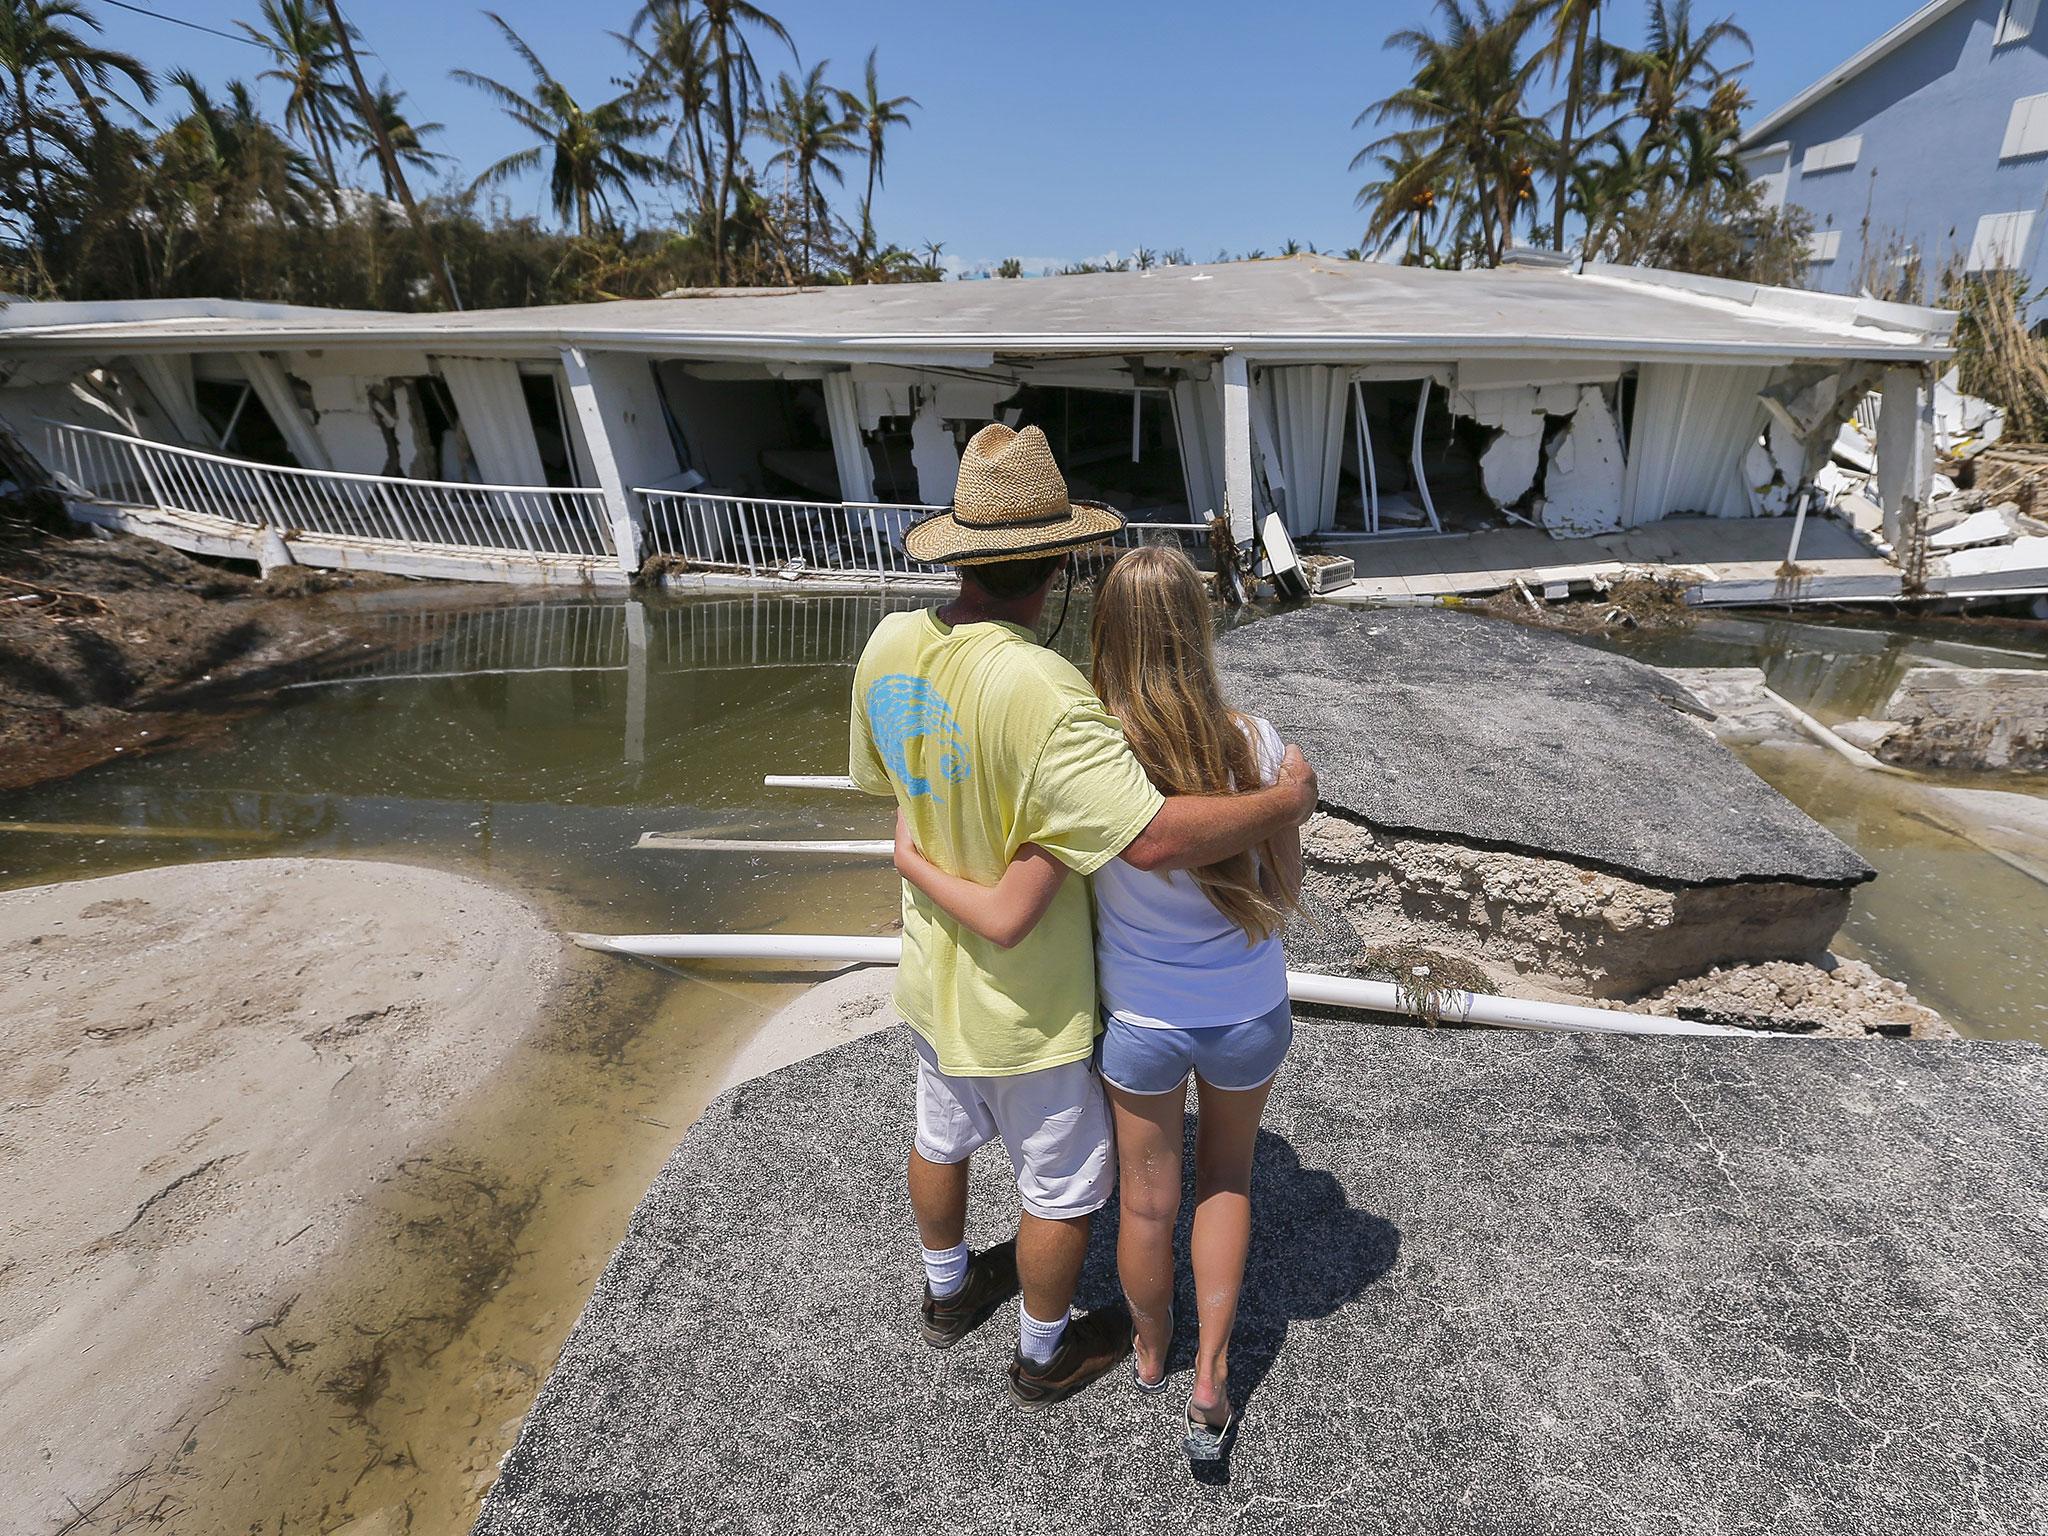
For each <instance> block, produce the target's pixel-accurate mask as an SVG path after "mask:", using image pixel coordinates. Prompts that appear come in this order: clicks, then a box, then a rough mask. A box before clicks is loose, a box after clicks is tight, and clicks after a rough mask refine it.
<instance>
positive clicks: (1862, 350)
mask: <svg viewBox="0 0 2048 1536" xmlns="http://www.w3.org/2000/svg"><path fill="white" fill-rule="evenodd" d="M1589 278H1592V280H1596V281H1606V280H1608V279H1605V278H1598V277H1593V275H1592V274H1589ZM1613 280H1614V281H1621V282H1626V281H1627V279H1625V278H1623V279H1613ZM1699 281H1702V282H1710V281H1715V280H1714V279H1699ZM1733 286H1735V287H1737V288H1742V287H1746V286H1749V285H1746V284H1735V285H1733ZM1766 291H1768V292H1793V291H1794V290H1790V289H1773V290H1766ZM1678 296H1681V297H1685V298H1688V299H1690V300H1692V301H1693V302H1696V303H1700V304H1702V305H1705V306H1708V307H1714V308H1722V307H1724V306H1723V305H1722V304H1721V303H1719V302H1717V301H1716V300H1714V299H1713V298H1711V297H1709V296H1704V295H1696V294H1694V295H1686V294H1681V295H1678ZM1808 297H1812V298H1816V299H1826V298H1836V299H1837V302H1840V303H1848V304H1855V303H1857V302H1859V301H1856V300H1842V299H1840V298H1839V296H1836V295H1828V294H1813V295H1809V296H1808ZM1866 302H1867V301H1866ZM1891 307H1893V308H1899V307H1901V306H1891ZM1932 313H1938V314H1943V315H1946V314H1947V312H1946V311H1933V312H1932ZM1781 314H1782V317H1783V318H1784V319H1785V320H1786V321H1788V322H1792V323H1797V322H1798V321H1800V320H1802V319H1805V320H1811V319H1813V318H1814V317H1813V316H1812V315H1803V316H1802V315H1800V314H1798V313H1797V312H1795V311H1781ZM1764 318H1769V316H1768V315H1766V316H1765V317H1764ZM1829 318H1830V320H1831V322H1832V321H1833V319H1834V317H1829ZM1950 318H1952V317H1950ZM1834 328H1835V329H1836V330H1837V332H1838V335H1839V339H1838V340H1834V341H1827V342H1816V341H1814V340H1813V339H1812V338H1811V337H1807V338H1803V339H1790V338H1788V339H1786V340H1784V341H1779V340H1776V339H1773V338H1767V337H1759V338H1743V339H1739V340H1723V339H1714V340H1701V339H1675V338H1653V337H1637V338H1634V339H1631V340H1629V341H1627V342H1620V341H1617V340H1615V339H1613V338H1606V337H1588V336H1571V335H1560V334H1548V335H1545V334H1537V333H1530V334H1527V335H1522V336H1515V337H1500V336H1495V337H1491V338H1480V337H1472V336H1465V337H1460V336H1446V335H1442V334H1440V333H1436V332H1408V333H1393V332H1387V331H1367V332H1358V333H1355V334H1346V333H1339V332H1333V331H1324V332H1319V333H1316V334H1313V335H1307V334H1303V333H1301V332H1230V333H1225V332H1220V331H1205V332H1181V333H1168V332H1160V333H1149V334H1144V335H1137V334H1125V333H1114V334H1112V333H1102V334H1095V335H1089V334H1079V333H1075V332H1054V333H1052V334H1049V335H1028V334H1013V333H989V334H982V333H974V334H968V333H960V334H957V335H954V336H951V337H948V338H946V340H945V341H943V342H940V341H937V340H936V339H935V338H933V337H931V336H929V335H925V334H921V333H909V334H891V333H886V332H877V333H870V334H866V335H844V336H817V335H814V336H777V337H766V336H762V335H759V334H757V333H753V332H722V333H711V332H698V333H696V334H693V335H677V334H676V333H674V332H673V331H665V330H631V331H609V332H604V331H599V332H590V331H579V330H567V329H555V330H548V331H530V332H526V333H524V334H520V335H495V336H494V335H491V334H490V333H488V332H474V331H472V332H467V333H461V332H457V333H450V332H446V331H441V332H434V331H412V330H408V331H372V332H365V333H362V334H361V335H360V336H358V337H350V338H343V337H339V336H337V335H336V334H335V333H333V332H331V331H295V330H290V329H283V328H280V329H276V330H264V331H256V332H250V331H239V332H233V333H226V334H215V335H205V334H199V335H191V334H187V335H164V336H158V337H146V336H138V335H136V334H135V333H134V332H132V331H129V332H115V331H93V332H85V333H81V332H79V331H78V330H75V329H66V330H64V331H58V332H44V333H41V334H37V333H34V332H28V333H20V332H17V333H15V334H13V335H10V336H8V337H6V338H5V339H6V342H7V344H8V345H10V346H16V347H20V348H21V349H22V350H24V351H96V350H118V351H121V352H124V353H134V352H162V351H174V350H175V351H228V352H237V351H248V350H250V349H252V348H263V349H279V348H315V347H322V348H325V347H334V346H336V345H338V344H342V345H345V344H347V343H348V342H352V341H359V342H360V343H361V345H363V346H364V347H366V348H372V349H375V348H391V347H410V348H418V349H420V350H424V351H430V352H435V353H437V354H438V353H448V354H450V355H472V356H486V355H488V356H524V355H526V354H528V353H532V352H535V351H550V350H553V349H556V348H560V347H567V346H573V347H587V348H593V349H596V350H598V351H604V350H611V351H621V352H657V353H661V354H664V355H668V356H692V357H706V358H718V357H741V358H763V359H769V358H773V359H778V360H790V361H802V362H828V363H856V362H873V363H895V364H905V363H908V364H911V365H918V364H923V363H929V364H930V365H932V366H937V365H939V364H941V363H943V362H953V363H959V362H962V361H963V360H966V359H970V358H971V359H981V360H984V364H983V365H985V361H986V360H988V359H991V358H993V356H994V355H995V354H997V353H1011V354H1021V355H1029V354H1032V353H1039V352H1044V353H1072V352H1076V351H1097V352H1101V353H1102V354H1103V355H1105V356H1108V355H1120V354H1122V353H1126V352H1134V351H1136V352H1202V353H1225V352H1242V353H1245V354H1246V355H1248V356H1250V357H1252V358H1255V359H1259V360H1262V361H1263V360H1268V359H1271V360H1280V359H1285V358H1304V359H1311V358H1324V359H1333V360H1340V361H1341V360H1345V359H1350V358H1357V359H1360V360H1370V359H1374V358H1387V357H1390V356H1392V357H1399V358H1401V359H1402V360H1404V361H1405V360H1407V359H1409V358H1415V357H1426V358H1431V359H1439V360H1440V359H1443V358H1445V357H1447V356H1448V357H1453V358H1474V359H1478V358H1502V359H1506V358H1527V357H1531V356H1543V355H1546V354H1557V353H1566V354H1591V355H1596V356H1601V357H1615V358H1622V359H1628V360H1633V359H1638V358H1651V357H1660V358H1661V357H1685V358H1691V359H1694V360H1696V361H1714V360H1723V361H1748V360H1755V359H1758V358H1789V357H1812V358H1823V357H1840V358H1859V359H1860V358H1870V357H1873V356H1880V357H1881V356H1896V357H1899V358H1901V359H1905V360H1909V361H1912V360H1923V359H1924V360H1933V359H1937V358H1945V357H1947V356H1948V355H1949V354H1950V351H1951V349H1950V348H1949V346H1948V344H1947V342H1946V340H1945V338H1943V337H1934V336H1930V335H1927V334H1926V333H1924V332H1918V331H1914V332H1910V333H1905V334H1902V333H1901V328H1900V327H1898V326H1883V325H1879V324H1877V323H1876V322H1871V328H1872V329H1879V330H1884V331H1888V332H1890V333H1891V334H1889V335H1886V336H1884V337H1882V338H1879V337H1876V336H1866V337H1863V338H1859V337H1858V336H1857V334H1856V331H1857V330H1858V329H1861V326H1856V327H1852V326H1850V325H1846V324H1839V323H1836V324H1835V325H1834ZM96 343H97V344H98V345H97V346H95V344H96Z"/></svg>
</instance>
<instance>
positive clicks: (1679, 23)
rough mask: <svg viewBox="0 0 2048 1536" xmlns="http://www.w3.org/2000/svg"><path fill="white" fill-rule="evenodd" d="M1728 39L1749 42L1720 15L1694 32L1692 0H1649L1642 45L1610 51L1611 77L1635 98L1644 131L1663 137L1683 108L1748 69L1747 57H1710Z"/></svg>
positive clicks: (1747, 44) (1704, 98)
mask: <svg viewBox="0 0 2048 1536" xmlns="http://www.w3.org/2000/svg"><path fill="white" fill-rule="evenodd" d="M1728 43H1737V44H1740V45H1741V46H1742V47H1743V48H1745V49H1750V48H1752V47H1753V45H1752V44H1751V43H1750V40H1749V34H1748V33H1747V32H1745V31H1743V30H1742V28H1740V27H1738V26H1737V25H1736V24H1735V23H1734V22H1733V21H1731V20H1727V19H1725V18H1724V19H1723V20H1720V21H1716V22H1711V23H1709V24H1708V25H1707V26H1705V27H1703V28H1701V29H1700V30H1699V32H1698V33H1694V31H1693V20H1692V0H1650V19H1649V24H1648V26H1647V27H1646V28H1645V36H1644V39H1643V46H1642V47H1640V48H1633V49H1631V48H1623V49H1619V50H1617V51H1616V53H1615V55H1614V69H1615V78H1616V82H1617V84H1619V85H1621V86H1622V87H1624V88H1625V89H1628V90H1629V91H1630V92H1631V93H1632V94H1633V96H1634V97H1635V113H1636V116H1637V117H1638V118H1640V119H1641V120H1642V123H1643V131H1644V132H1645V133H1648V134H1650V135H1652V136H1654V137H1657V138H1660V139H1662V138H1664V137H1665V136H1666V135H1668V134H1669V133H1671V132H1672V131H1673V129H1674V128H1675V127H1676V126H1677V123H1678V117H1679V114H1680V113H1681V112H1683V111H1684V110H1685V109H1686V108H1687V107H1691V106H1696V105H1700V104H1703V103H1704V102H1705V101H1707V100H1710V99H1711V98H1712V97H1713V95H1714V93H1715V92H1716V91H1718V90H1719V89H1720V88H1721V86H1722V85H1723V84H1726V83H1728V82H1730V81H1732V80H1733V79H1734V77H1735V76H1737V75H1739V74H1741V73H1742V71H1744V70H1745V69H1747V68H1749V60H1748V59H1744V60H1743V61H1742V62H1741V63H1739V64H1736V65H1733V66H1728V67H1724V66H1722V65H1720V64H1717V63H1715V62H1714V53H1715V51H1716V50H1717V49H1719V48H1720V47H1722V46H1723V45H1724V44H1728Z"/></svg>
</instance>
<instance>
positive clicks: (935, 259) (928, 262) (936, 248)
mask: <svg viewBox="0 0 2048 1536" xmlns="http://www.w3.org/2000/svg"><path fill="white" fill-rule="evenodd" d="M919 249H920V250H921V251H923V253H924V267H925V270H926V271H927V272H929V273H931V275H932V281H933V282H937V281H938V280H939V279H940V278H941V277H943V276H944V275H945V274H944V273H943V272H941V271H940V270H939V257H940V256H941V255H943V254H944V252H945V249H946V242H945V241H943V240H927V241H925V243H924V244H923V245H922V246H920V247H919Z"/></svg>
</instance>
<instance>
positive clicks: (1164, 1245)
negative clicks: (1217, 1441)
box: [1104, 1083, 1188, 1381]
mask: <svg viewBox="0 0 2048 1536" xmlns="http://www.w3.org/2000/svg"><path fill="white" fill-rule="evenodd" d="M1104 1086H1106V1087H1108V1088H1109V1102H1110V1107H1111V1110H1112V1112H1113V1113H1114V1114H1115V1116H1116V1155H1117V1162H1118V1175H1119V1178H1118V1182H1119V1186H1120V1190H1121V1199H1122V1209H1123V1224H1122V1226H1121V1227H1120V1228H1119V1229H1118V1232H1117V1239H1116V1267H1117V1274H1118V1276H1119V1277H1120V1278H1121V1279H1122V1280H1123V1286H1124V1298H1125V1299H1126V1300H1127V1301H1129V1302H1130V1304H1131V1322H1132V1324H1133V1325H1134V1326H1135V1328H1136V1330H1137V1342H1136V1344H1135V1345H1134V1346H1133V1353H1134V1354H1135V1356H1136V1363H1137V1370H1138V1376H1139V1378H1140V1379H1141V1380H1143V1381H1157V1380H1159V1378H1160V1377H1161V1376H1163V1375H1164V1374H1165V1373H1166V1349H1167V1344H1168V1342H1169V1339H1168V1331H1167V1330H1168V1323H1169V1319H1170V1317H1171V1315H1172V1308H1173V1223H1174V1219H1175V1218H1176V1217H1177V1216H1179V1214H1180V1146H1181V1136H1182V1122H1183V1120H1184V1118H1185V1117H1186V1114H1187V1103H1188V1090H1187V1084H1185V1083H1183V1084H1181V1086H1180V1087H1178V1088H1176V1089H1174V1090H1173V1091H1172V1092H1171V1093H1126V1092H1124V1090H1123V1089H1121V1088H1117V1087H1113V1086H1110V1085H1107V1084H1105V1085H1104Z"/></svg>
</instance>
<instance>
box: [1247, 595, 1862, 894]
mask: <svg viewBox="0 0 2048 1536" xmlns="http://www.w3.org/2000/svg"><path fill="white" fill-rule="evenodd" d="M1216 660H1217V663H1218V665H1219V666H1220V668H1221V669H1222V673H1223V682H1224V688H1225V691H1226V693H1227V694H1228V695H1229V696H1230V697H1231V698H1232V699H1235V700H1238V701H1241V702H1242V703H1244V704H1246V705H1248V706H1249V707H1251V708H1254V709H1256V710H1257V711H1258V712H1259V713H1260V714H1262V715H1264V716H1266V717H1267V718H1268V719H1270V720H1271V721H1272V722H1273V724H1274V725H1275V726H1277V727H1278V728H1279V730H1280V734H1281V735H1282V736H1285V737H1286V738H1287V739H1288V740H1290V741H1296V742H1299V743H1300V744H1301V749H1302V751H1303V752H1305V753H1307V754H1308V759H1309V761H1310V762H1311V763H1313V764H1314V765H1315V767H1316V772H1317V775H1318V777H1319V778H1320V780H1321V792H1322V802H1323V804H1324V805H1326V806H1328V807H1330V808H1332V809H1334V810H1337V811H1340V812H1343V813H1345V814H1348V815H1351V816H1354V817H1356V818H1358V819H1359V820H1362V821H1364V822H1366V823H1367V824H1368V825H1370V826H1372V827H1374V828H1377V829H1380V830H1382V831H1389V832H1407V833H1416V834H1421V835H1424V836H1428V837H1437V838H1451V839H1455V840H1457V841H1459V842H1463V843H1468V844H1471V845H1473V846H1476V847H1483V848H1495V849H1506V850H1509V851H1511V852H1516V853H1528V854H1534V855H1536V856H1538V857H1545V858H1553V859H1562V860H1564V861H1566V862H1568V863H1574V864H1580V865H1586V866H1591V867H1593V868H1597V869H1604V870H1608V871H1612V872H1615V873H1618V874H1622V875H1625V876H1628V877H1630V878H1632V879H1636V880H1643V881H1649V882H1651V883H1654V884H1660V885H1720V884H1731V883H1739V882H1746V881H1780V880H1783V881H1793V882H1797V883H1799V884H1805V885H1820V886H1850V885H1857V884H1860V883H1861V882H1863V881H1865V880H1868V879H1870V878H1871V877H1872V875H1873V873H1874V871H1872V869H1871V868H1870V866H1869V865H1868V864H1866V863H1864V861H1863V860H1862V859H1861V858H1859V857H1858V856H1857V855H1856V854H1855V852H1854V851H1852V850H1851V849H1850V848H1848V847H1847V846H1846V845H1845V844H1843V843H1842V841H1841V840H1840V839H1839V838H1837V837H1836V836H1835V835H1834V834H1833V833H1831V832H1829V831H1828V830H1827V828H1825V827H1823V826H1821V825H1820V823H1819V822H1817V821H1815V820H1814V819H1813V818H1812V817H1810V816H1808V815H1807V814H1806V813H1805V812H1804V811H1802V810H1800V809H1799V807H1797V806H1796V805H1794V804H1792V802H1791V801H1789V800H1787V799H1786V798H1785V797H1784V796H1783V795H1781V794H1779V793H1778V792H1777V791H1776V790H1774V789H1772V788H1771V786H1770V785H1768V784H1766V783H1765V782H1764V781H1763V780H1762V779H1760V778H1758V777H1757V776H1756V775H1755V774H1754V773H1751V772H1750V771H1749V769H1747V768H1745V767H1744V766H1743V765H1742V763H1741V762H1740V761H1739V760H1738V759H1737V758H1736V757H1735V755H1734V754H1733V753H1731V752H1730V751H1729V750H1728V749H1727V748H1726V747H1723V746H1722V745H1721V744H1720V743H1719V742H1717V741H1715V740H1714V738H1713V737H1712V736H1710V735H1709V734H1708V733H1707V732H1705V731H1703V730H1701V729H1700V728H1699V727H1698V726H1697V725H1695V724H1694V723H1693V722H1692V721H1690V720H1687V719H1685V718H1684V717H1683V716H1682V715H1680V714H1679V713H1678V711H1677V710H1676V709H1674V708H1673V707H1672V701H1673V700H1681V701H1685V702H1690V696H1689V695H1686V694H1685V691H1684V690H1683V689H1682V688H1680V687H1679V685H1678V684H1676V683H1674V682H1673V681H1671V679H1669V678H1667V677H1665V676H1664V674H1662V673H1661V672H1657V671H1655V670H1653V669H1652V668H1649V667H1646V666H1644V665H1642V663H1640V662H1636V661H1631V660H1629V659H1628V658H1626V657H1623V656H1617V655H1614V654H1613V653H1612V652H1608V651H1599V650H1595V649H1594V648H1593V647H1591V646H1589V645H1582V644H1580V643H1579V642H1578V641H1576V640H1571V639H1567V638H1566V637H1564V636H1562V635H1555V634H1550V633H1547V632H1545V631H1542V630H1536V629H1529V628H1526V627H1525V626H1523V625H1519V624H1514V623H1510V622H1509V621H1507V620H1505V619H1495V618H1487V617H1483V616H1481V615H1478V614H1470V613H1454V612H1449V611H1446V610H1443V609H1430V608H1396V609H1384V610H1369V611H1368V610H1360V609H1353V608H1343V607H1337V606H1334V605H1329V604H1320V603H1319V604H1316V605H1314V606H1313V607H1309V608H1304V609H1298V610H1296V611H1294V612H1292V613H1285V614H1280V615H1276V616H1274V617H1271V618H1264V619H1260V620H1257V621H1255V622H1252V623H1248V624H1243V625H1240V626H1239V627H1237V628H1235V629H1233V630H1231V631H1230V632H1229V633H1227V634H1225V635H1223V636H1221V637H1219V639H1218V640H1217V643H1216Z"/></svg>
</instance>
